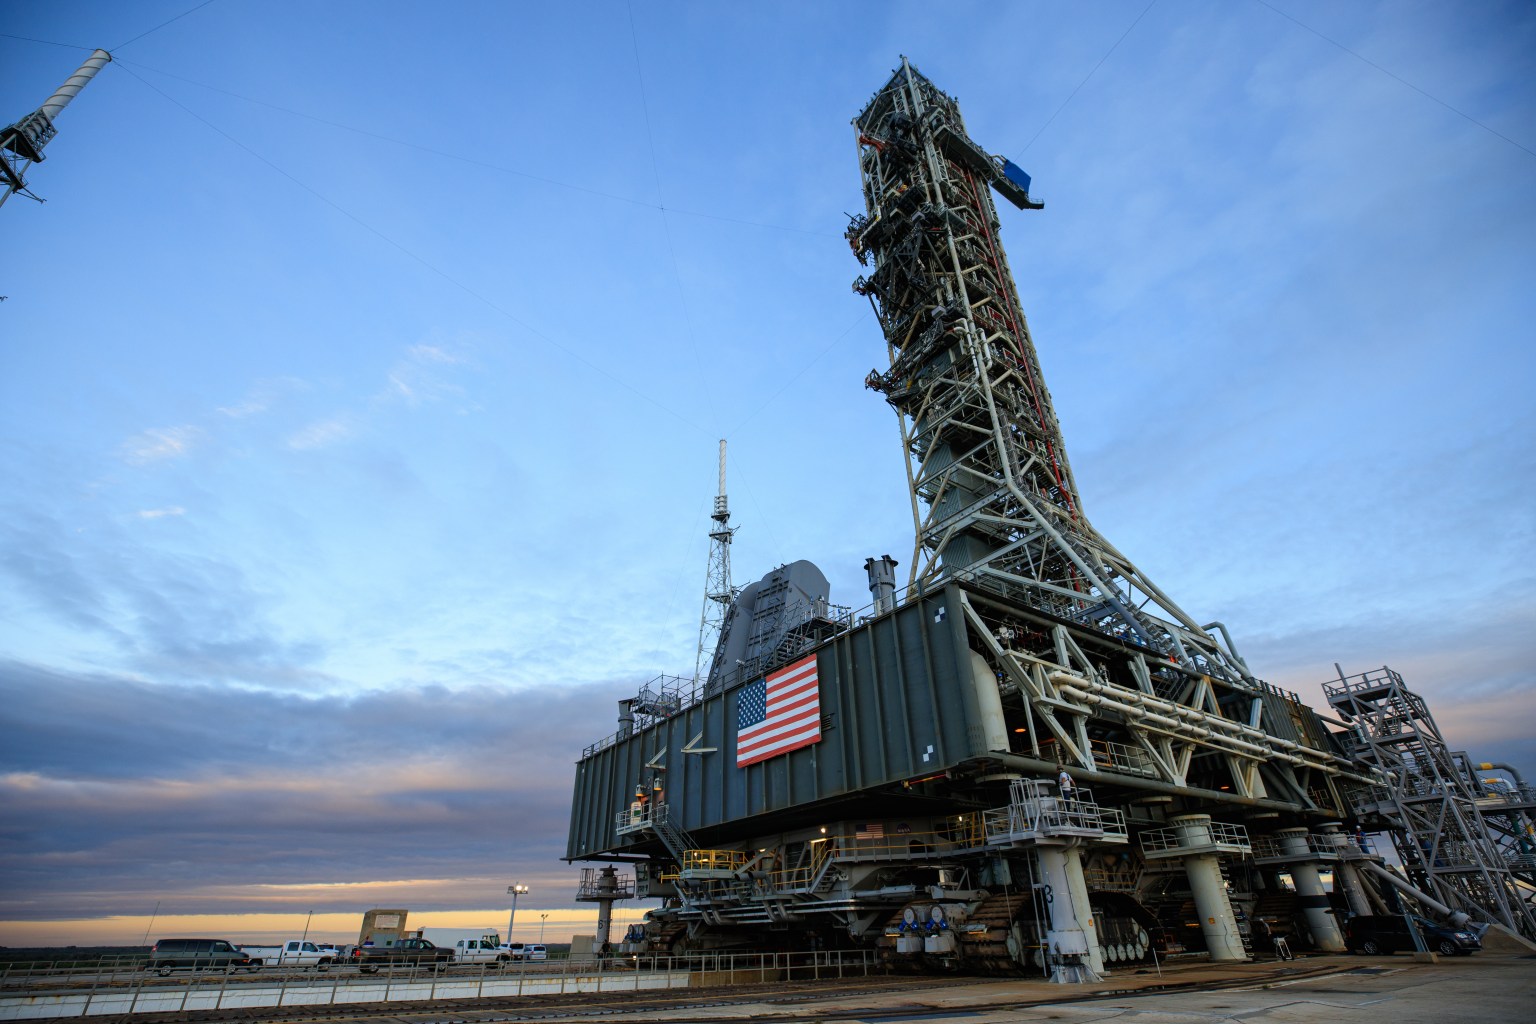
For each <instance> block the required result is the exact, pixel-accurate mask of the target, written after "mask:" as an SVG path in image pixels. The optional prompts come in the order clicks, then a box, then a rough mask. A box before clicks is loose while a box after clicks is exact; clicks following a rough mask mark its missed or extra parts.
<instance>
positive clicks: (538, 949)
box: [523, 942, 549, 960]
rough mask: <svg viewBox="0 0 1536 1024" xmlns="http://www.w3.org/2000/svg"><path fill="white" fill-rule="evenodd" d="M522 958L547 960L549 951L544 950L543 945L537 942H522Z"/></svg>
mask: <svg viewBox="0 0 1536 1024" xmlns="http://www.w3.org/2000/svg"><path fill="white" fill-rule="evenodd" d="M523 959H524V960H548V959H549V951H548V950H546V949H545V948H544V947H543V946H541V945H539V944H538V943H537V942H528V943H524V944H523Z"/></svg>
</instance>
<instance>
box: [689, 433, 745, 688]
mask: <svg viewBox="0 0 1536 1024" xmlns="http://www.w3.org/2000/svg"><path fill="white" fill-rule="evenodd" d="M709 518H710V521H711V522H712V523H713V524H714V525H713V526H712V527H710V530H709V568H708V570H707V571H706V572H705V575H704V610H703V613H702V614H701V615H700V616H699V650H698V654H697V655H696V656H695V657H694V661H693V678H694V680H695V681H697V680H698V678H699V676H700V675H701V674H702V673H703V671H704V664H705V662H707V661H708V660H709V659H711V658H713V657H714V654H715V646H716V645H717V644H718V643H719V642H720V631H721V630H722V629H723V628H724V627H725V617H726V615H728V614H729V613H730V610H731V602H732V601H734V600H736V594H737V593H738V591H737V589H736V588H735V587H733V586H731V538H732V537H733V536H735V534H736V528H735V527H734V526H732V525H730V523H731V504H730V502H729V501H728V500H727V499H726V496H725V439H724V438H721V439H720V490H719V492H718V493H717V494H716V495H715V511H714V512H713V513H712V514H711V515H710V517H709Z"/></svg>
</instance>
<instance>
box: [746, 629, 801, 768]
mask: <svg viewBox="0 0 1536 1024" xmlns="http://www.w3.org/2000/svg"><path fill="white" fill-rule="evenodd" d="M820 742H821V688H820V685H819V684H818V682H817V679H816V655H814V654H813V655H811V656H810V657H809V658H802V659H800V660H799V661H797V662H795V663H794V664H793V665H786V666H784V667H783V668H781V669H779V670H778V671H777V672H770V673H768V676H767V678H765V679H759V680H757V681H756V682H754V683H749V684H747V685H746V686H744V687H742V688H741V696H740V698H739V699H738V701H737V705H736V767H737V768H745V767H746V766H747V765H749V764H757V762H759V761H766V760H768V759H769V758H770V757H778V756H779V755H780V754H787V753H789V752H790V751H791V750H799V749H800V748H801V747H808V746H810V745H811V744H812V743H820Z"/></svg>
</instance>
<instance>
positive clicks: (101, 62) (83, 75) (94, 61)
mask: <svg viewBox="0 0 1536 1024" xmlns="http://www.w3.org/2000/svg"><path fill="white" fill-rule="evenodd" d="M111 61H112V55H111V54H110V53H108V52H107V51H106V50H97V51H96V52H95V53H93V54H91V55H90V56H89V57H87V58H86V61H85V63H84V64H81V65H80V68H79V70H77V71H76V72H75V73H74V74H72V75H70V76H69V78H68V79H67V80H66V81H65V82H64V84H63V85H61V86H59V88H58V90H57V91H56V92H54V94H53V95H52V96H49V97H48V99H47V101H45V102H44V103H43V105H42V106H41V107H38V109H39V110H41V111H42V112H43V113H44V114H47V115H48V120H50V121H51V120H53V119H54V118H56V117H58V116H59V112H60V111H61V110H63V109H64V108H65V107H67V106H69V101H70V100H72V99H74V98H75V97H76V96H78V95H80V90H81V89H84V88H85V84H86V83H87V82H89V81H90V80H91V79H93V78H95V77H96V72H98V71H100V70H101V69H102V68H104V67H106V66H107V65H108V64H109V63H111Z"/></svg>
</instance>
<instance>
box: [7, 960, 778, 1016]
mask: <svg viewBox="0 0 1536 1024" xmlns="http://www.w3.org/2000/svg"><path fill="white" fill-rule="evenodd" d="M712 973H722V974H724V973H736V974H740V975H743V979H744V980H751V979H750V978H746V976H747V975H751V976H752V977H754V978H755V977H756V976H757V973H758V972H756V971H737V972H712ZM692 977H693V974H692V973H690V972H688V971H681V970H679V971H615V972H606V973H602V974H544V973H539V974H517V975H513V976H507V975H489V976H485V977H475V978H453V977H447V978H421V979H414V978H413V979H403V978H401V979H397V978H383V979H376V978H367V979H362V978H357V977H345V976H336V975H331V976H330V977H326V978H319V977H314V978H301V979H295V980H294V981H293V982H290V983H284V984H261V983H255V984H249V983H248V984H237V985H229V984H227V983H226V984H217V983H209V984H202V983H199V982H197V981H195V980H189V981H188V982H187V983H186V984H184V985H176V986H166V985H154V986H151V985H139V986H135V987H133V988H122V989H105V990H101V991H97V992H78V993H77V992H51V993H32V994H27V995H21V994H11V995H5V996H0V1020H36V1019H39V1018H44V1017H98V1016H108V1015H122V1014H131V1013H166V1012H181V1011H185V1010H224V1009H241V1008H246V1007H257V1006H330V1005H337V1004H344V1003H391V1002H425V1001H429V1000H436V999H496V998H506V997H509V996H511V997H515V996H535V995H559V994H561V993H567V992H638V991H645V990H650V989H668V988H687V987H688V986H689V985H690V984H691V983H692V981H691V979H692ZM716 983H717V984H726V983H727V982H724V981H720V982H716Z"/></svg>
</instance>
